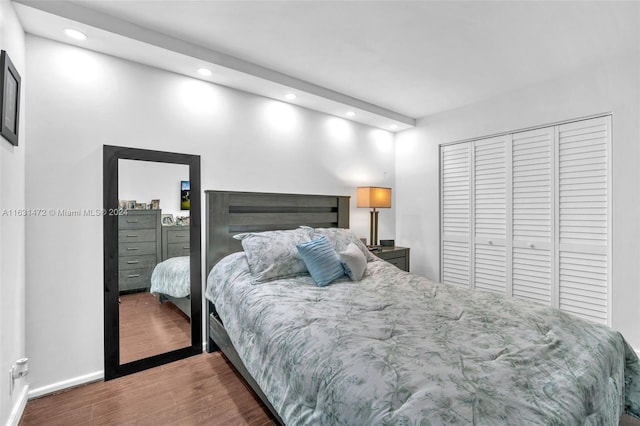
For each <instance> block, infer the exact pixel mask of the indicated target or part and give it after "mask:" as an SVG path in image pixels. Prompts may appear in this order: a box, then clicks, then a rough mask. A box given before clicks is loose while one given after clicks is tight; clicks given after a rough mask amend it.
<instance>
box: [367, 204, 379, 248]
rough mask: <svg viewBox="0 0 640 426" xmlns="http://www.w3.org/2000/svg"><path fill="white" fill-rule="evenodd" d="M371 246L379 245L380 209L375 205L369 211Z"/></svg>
mask: <svg viewBox="0 0 640 426" xmlns="http://www.w3.org/2000/svg"><path fill="white" fill-rule="evenodd" d="M369 216H370V217H369V247H375V246H377V245H378V211H376V209H375V207H374V208H373V210H371V211H370V212H369Z"/></svg>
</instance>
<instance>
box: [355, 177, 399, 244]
mask: <svg viewBox="0 0 640 426" xmlns="http://www.w3.org/2000/svg"><path fill="white" fill-rule="evenodd" d="M357 195H358V197H357V198H358V207H368V208H371V209H373V210H371V211H370V212H369V214H370V224H369V244H370V245H371V246H377V245H378V211H377V210H376V209H388V208H390V207H391V188H382V187H379V186H359V187H358V194H357Z"/></svg>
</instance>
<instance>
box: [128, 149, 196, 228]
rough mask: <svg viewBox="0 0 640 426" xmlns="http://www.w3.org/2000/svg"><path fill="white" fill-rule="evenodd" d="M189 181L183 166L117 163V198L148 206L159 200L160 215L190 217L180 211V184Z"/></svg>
mask: <svg viewBox="0 0 640 426" xmlns="http://www.w3.org/2000/svg"><path fill="white" fill-rule="evenodd" d="M183 180H186V181H188V180H189V166H187V165H186V164H167V163H153V162H150V161H136V160H123V159H120V160H118V199H120V200H136V201H137V202H139V203H150V202H151V200H153V199H156V200H160V209H161V210H162V214H172V215H173V217H174V218H176V217H177V216H189V211H188V210H180V182H181V181H183Z"/></svg>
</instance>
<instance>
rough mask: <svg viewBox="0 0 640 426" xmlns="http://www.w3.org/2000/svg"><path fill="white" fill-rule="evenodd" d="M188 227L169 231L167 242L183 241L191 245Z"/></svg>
mask: <svg viewBox="0 0 640 426" xmlns="http://www.w3.org/2000/svg"><path fill="white" fill-rule="evenodd" d="M186 228H187V229H181V230H179V231H175V230H171V231H169V232H167V243H169V244H171V243H182V242H186V243H187V245H189V227H186Z"/></svg>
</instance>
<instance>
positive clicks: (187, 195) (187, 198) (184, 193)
mask: <svg viewBox="0 0 640 426" xmlns="http://www.w3.org/2000/svg"><path fill="white" fill-rule="evenodd" d="M189 209H191V185H190V183H189V181H188V180H181V181H180V210H189Z"/></svg>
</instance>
